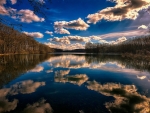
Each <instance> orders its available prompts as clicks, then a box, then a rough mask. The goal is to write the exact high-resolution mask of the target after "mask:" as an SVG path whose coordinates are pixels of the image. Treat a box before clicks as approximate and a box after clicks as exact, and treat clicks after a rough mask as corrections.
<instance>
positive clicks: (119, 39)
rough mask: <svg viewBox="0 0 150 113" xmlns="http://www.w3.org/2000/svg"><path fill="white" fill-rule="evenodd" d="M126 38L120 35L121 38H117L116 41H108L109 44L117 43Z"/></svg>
mask: <svg viewBox="0 0 150 113" xmlns="http://www.w3.org/2000/svg"><path fill="white" fill-rule="evenodd" d="M126 40H127V38H126V37H121V38H118V39H117V40H116V41H112V42H110V44H119V43H122V42H124V41H126Z"/></svg>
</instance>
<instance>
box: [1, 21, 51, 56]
mask: <svg viewBox="0 0 150 113" xmlns="http://www.w3.org/2000/svg"><path fill="white" fill-rule="evenodd" d="M52 51H53V49H51V48H50V47H48V46H47V45H44V44H41V43H39V42H37V41H36V40H34V38H33V37H30V36H27V35H26V34H24V33H20V32H19V31H16V30H14V29H13V28H11V27H8V26H6V25H4V24H2V23H0V54H34V53H49V52H52Z"/></svg>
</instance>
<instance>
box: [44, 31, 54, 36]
mask: <svg viewBox="0 0 150 113" xmlns="http://www.w3.org/2000/svg"><path fill="white" fill-rule="evenodd" d="M45 33H46V34H49V35H50V36H53V32H52V31H45Z"/></svg>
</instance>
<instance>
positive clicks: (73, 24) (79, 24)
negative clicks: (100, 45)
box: [54, 18, 89, 30]
mask: <svg viewBox="0 0 150 113" xmlns="http://www.w3.org/2000/svg"><path fill="white" fill-rule="evenodd" d="M88 27H89V25H88V24H87V23H85V22H84V21H83V20H82V19H81V18H79V19H77V20H73V21H69V22H67V21H56V22H54V28H55V29H56V30H57V29H61V28H66V29H75V30H87V28H88Z"/></svg>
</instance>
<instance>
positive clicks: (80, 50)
mask: <svg viewBox="0 0 150 113" xmlns="http://www.w3.org/2000/svg"><path fill="white" fill-rule="evenodd" d="M53 50H54V52H85V49H74V50H62V49H57V48H53Z"/></svg>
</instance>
